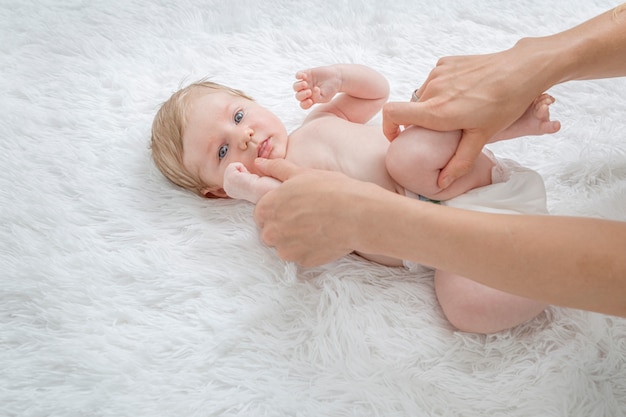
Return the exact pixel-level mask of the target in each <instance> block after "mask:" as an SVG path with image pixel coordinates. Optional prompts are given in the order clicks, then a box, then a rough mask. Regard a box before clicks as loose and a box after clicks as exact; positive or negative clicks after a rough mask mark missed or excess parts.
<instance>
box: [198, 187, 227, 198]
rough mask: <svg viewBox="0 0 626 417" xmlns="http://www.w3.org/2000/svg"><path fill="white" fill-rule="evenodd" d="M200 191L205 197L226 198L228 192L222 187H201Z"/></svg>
mask: <svg viewBox="0 0 626 417" xmlns="http://www.w3.org/2000/svg"><path fill="white" fill-rule="evenodd" d="M201 192H202V195H203V196H205V197H206V198H228V194H226V191H224V189H223V188H217V189H213V188H203V189H202V191H201Z"/></svg>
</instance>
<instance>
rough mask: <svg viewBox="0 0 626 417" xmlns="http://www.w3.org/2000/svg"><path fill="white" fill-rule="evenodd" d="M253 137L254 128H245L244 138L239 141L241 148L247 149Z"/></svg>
mask: <svg viewBox="0 0 626 417" xmlns="http://www.w3.org/2000/svg"><path fill="white" fill-rule="evenodd" d="M253 137H254V130H252V129H251V128H246V129H245V130H244V134H243V138H242V140H241V141H240V142H239V148H240V149H241V150H242V151H245V150H246V149H248V143H249V142H250V141H251V140H252V138H253Z"/></svg>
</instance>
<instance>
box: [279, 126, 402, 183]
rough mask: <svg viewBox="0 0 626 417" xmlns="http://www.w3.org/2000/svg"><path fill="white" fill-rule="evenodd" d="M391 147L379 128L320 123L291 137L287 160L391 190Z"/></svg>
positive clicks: (304, 127)
mask: <svg viewBox="0 0 626 417" xmlns="http://www.w3.org/2000/svg"><path fill="white" fill-rule="evenodd" d="M388 147H389V142H388V141H387V139H386V138H385V137H384V135H383V134H382V128H381V127H380V126H370V125H362V124H356V123H351V122H348V121H345V120H342V119H336V120H335V119H330V120H326V119H318V120H314V121H311V122H309V123H307V124H305V125H303V126H302V127H300V128H299V129H297V130H296V131H294V132H293V133H292V134H291V135H290V139H289V147H288V150H287V158H286V159H288V160H290V161H292V162H294V163H295V164H297V165H300V166H305V167H310V168H317V169H326V170H331V171H340V172H343V173H344V174H346V175H348V176H350V177H353V178H356V179H359V180H362V181H368V182H374V183H377V184H379V185H381V186H383V187H385V188H390V187H392V185H391V184H390V183H391V179H390V178H389V175H388V174H387V169H386V167H385V155H386V153H387V148H388Z"/></svg>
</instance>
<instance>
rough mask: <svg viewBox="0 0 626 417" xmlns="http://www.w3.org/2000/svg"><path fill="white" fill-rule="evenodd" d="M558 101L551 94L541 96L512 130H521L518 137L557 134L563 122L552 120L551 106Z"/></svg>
mask: <svg viewBox="0 0 626 417" xmlns="http://www.w3.org/2000/svg"><path fill="white" fill-rule="evenodd" d="M555 101H556V100H555V99H554V97H552V96H551V95H549V94H541V95H540V96H539V97H537V98H536V99H535V101H533V103H532V104H531V105H530V106H529V107H528V109H527V110H526V112H525V113H524V114H523V115H522V117H520V118H519V119H517V121H516V122H515V123H513V125H512V126H511V127H510V128H515V129H519V131H520V134H519V135H518V136H529V135H545V134H548V133H555V132H558V130H559V129H560V128H561V122H559V121H558V120H550V105H551V104H552V103H554V102H555Z"/></svg>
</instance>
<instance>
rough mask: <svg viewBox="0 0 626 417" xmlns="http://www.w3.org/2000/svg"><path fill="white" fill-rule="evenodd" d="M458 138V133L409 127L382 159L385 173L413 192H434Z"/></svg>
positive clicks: (454, 149)
mask: <svg viewBox="0 0 626 417" xmlns="http://www.w3.org/2000/svg"><path fill="white" fill-rule="evenodd" d="M460 135H461V133H460V131H452V132H437V131H434V130H429V129H424V128H421V127H417V126H411V127H409V128H407V129H405V130H404V131H403V132H402V133H401V134H400V135H399V136H398V137H397V138H396V139H394V140H393V141H392V142H391V143H390V145H389V148H388V150H387V155H386V158H385V163H386V166H387V171H388V172H389V174H390V175H391V176H392V177H393V179H394V180H395V181H396V182H398V183H399V184H400V185H402V186H403V187H405V188H407V189H409V190H411V191H413V192H416V193H419V194H422V195H427V194H434V193H437V192H439V191H440V190H439V188H438V186H437V177H438V176H439V171H440V170H441V169H442V168H443V167H445V166H446V164H447V163H448V161H449V160H450V158H452V155H454V152H455V151H456V147H457V145H458V143H459V139H460Z"/></svg>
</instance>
